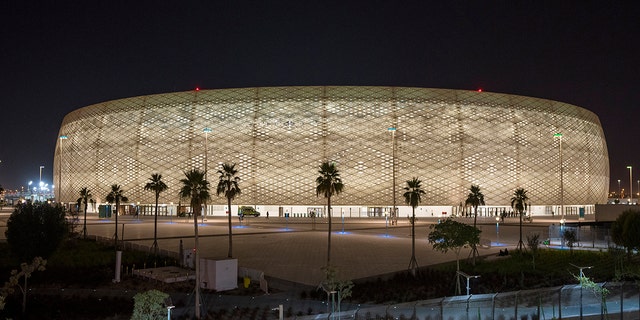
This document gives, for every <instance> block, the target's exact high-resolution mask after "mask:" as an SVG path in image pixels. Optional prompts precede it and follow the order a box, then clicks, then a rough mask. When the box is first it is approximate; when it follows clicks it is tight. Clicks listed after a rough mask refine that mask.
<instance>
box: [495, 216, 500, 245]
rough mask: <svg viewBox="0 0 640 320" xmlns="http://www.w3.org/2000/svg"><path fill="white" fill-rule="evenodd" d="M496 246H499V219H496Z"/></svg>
mask: <svg viewBox="0 0 640 320" xmlns="http://www.w3.org/2000/svg"><path fill="white" fill-rule="evenodd" d="M496 239H497V240H496V245H500V217H496Z"/></svg>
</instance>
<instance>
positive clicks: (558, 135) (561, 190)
mask: <svg viewBox="0 0 640 320" xmlns="http://www.w3.org/2000/svg"><path fill="white" fill-rule="evenodd" d="M553 138H558V141H559V142H560V143H559V149H560V151H559V152H560V215H561V217H562V220H564V170H563V169H562V166H563V163H562V133H556V134H554V135H553Z"/></svg>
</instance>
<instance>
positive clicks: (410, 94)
mask: <svg viewBox="0 0 640 320" xmlns="http://www.w3.org/2000/svg"><path fill="white" fill-rule="evenodd" d="M217 94H220V96H218V95H217ZM194 95H196V97H194ZM224 96H227V97H226V98H224ZM149 98H153V99H154V100H155V101H156V102H158V101H162V100H163V98H164V99H165V100H167V101H172V102H183V103H194V102H196V103H203V102H205V101H209V102H215V101H227V100H235V101H238V100H240V101H255V100H256V99H259V100H260V99H268V98H270V99H278V98H280V99H287V100H291V99H322V98H343V99H362V100H367V99H368V100H371V101H375V100H386V99H405V100H408V101H411V100H418V101H419V100H429V99H431V100H441V101H447V102H459V103H468V104H470V105H485V104H487V102H488V101H495V102H496V103H500V104H508V105H510V107H512V108H516V109H526V110H537V111H545V112H551V113H557V114H570V115H572V116H577V117H579V118H581V119H583V120H588V121H590V122H593V123H596V124H598V126H601V123H600V119H599V118H598V116H597V115H596V114H595V113H594V112H592V111H590V110H588V109H585V108H583V107H580V106H576V105H573V104H569V103H565V102H560V101H555V100H550V99H545V98H537V97H530V96H522V95H515V94H508V93H497V92H489V91H476V90H464V89H443V88H423V87H398V86H267V87H239V88H221V89H192V90H187V91H176V92H167V93H154V94H148V95H141V96H132V97H125V98H118V99H114V100H107V101H104V102H99V103H95V104H92V105H88V106H85V107H81V108H78V109H76V110H74V111H71V112H70V113H68V114H67V115H66V116H65V118H64V120H63V122H67V121H69V120H71V118H74V117H76V116H77V115H78V114H83V113H85V112H86V111H88V109H96V108H99V109H102V110H107V109H109V110H110V111H117V110H119V109H125V108H126V109H127V110H131V108H132V107H136V106H135V105H132V104H131V103H123V102H133V101H135V100H143V101H144V100H147V99H149ZM194 98H195V99H194ZM137 107H139V108H149V107H154V106H150V105H147V104H145V103H144V102H143V103H140V104H138V105H137ZM155 107H157V106H155ZM67 118H69V119H67Z"/></svg>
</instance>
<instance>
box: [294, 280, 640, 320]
mask: <svg viewBox="0 0 640 320" xmlns="http://www.w3.org/2000/svg"><path fill="white" fill-rule="evenodd" d="M600 286H601V287H604V288H606V289H608V290H609V294H608V295H607V296H606V297H605V299H604V303H602V302H603V299H602V297H601V296H600V295H599V294H596V293H594V292H592V291H590V290H588V289H586V288H581V287H580V285H565V286H561V287H554V288H545V289H536V290H524V291H515V292H505V293H496V294H482V295H468V296H466V295H465V296H455V297H446V298H440V299H432V300H422V301H416V302H410V303H402V304H394V305H386V306H377V307H370V308H362V309H358V310H350V311H342V312H340V313H334V314H330V313H328V314H321V315H310V316H298V317H292V318H290V319H297V320H310V319H363V320H364V319H366V320H369V319H415V320H418V319H428V320H449V319H451V320H471V319H473V320H476V319H482V320H485V319H496V320H529V319H531V320H544V319H580V318H581V315H582V318H583V319H638V318H639V317H640V310H639V309H638V305H640V292H639V289H638V285H637V284H635V283H631V282H616V283H613V282H611V283H602V284H600Z"/></svg>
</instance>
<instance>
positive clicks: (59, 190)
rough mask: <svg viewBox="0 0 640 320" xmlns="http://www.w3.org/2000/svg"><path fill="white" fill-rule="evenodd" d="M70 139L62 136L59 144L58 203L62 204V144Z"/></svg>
mask: <svg viewBox="0 0 640 320" xmlns="http://www.w3.org/2000/svg"><path fill="white" fill-rule="evenodd" d="M68 138H69V137H67V136H65V135H61V136H60V143H59V144H58V154H59V155H60V156H59V159H58V197H57V200H58V202H60V203H62V142H63V141H64V140H67V139H68Z"/></svg>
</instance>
